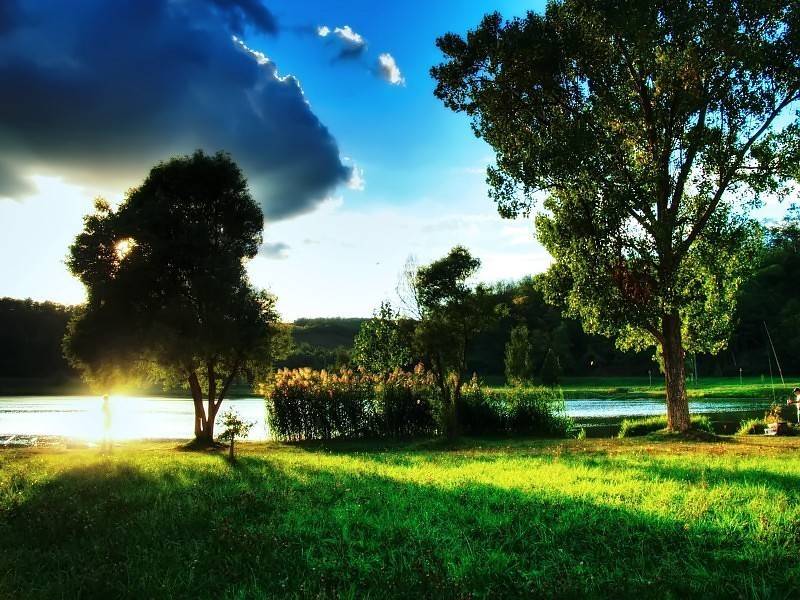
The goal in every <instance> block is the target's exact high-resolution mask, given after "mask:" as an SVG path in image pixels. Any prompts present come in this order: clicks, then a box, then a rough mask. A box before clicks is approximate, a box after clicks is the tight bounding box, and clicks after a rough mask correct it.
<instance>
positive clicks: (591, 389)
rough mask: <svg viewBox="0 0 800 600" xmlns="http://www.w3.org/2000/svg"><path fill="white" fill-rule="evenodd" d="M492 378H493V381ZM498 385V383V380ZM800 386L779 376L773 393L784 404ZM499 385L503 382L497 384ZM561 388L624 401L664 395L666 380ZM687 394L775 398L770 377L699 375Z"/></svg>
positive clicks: (573, 381) (577, 382) (573, 394)
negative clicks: (782, 379)
mask: <svg viewBox="0 0 800 600" xmlns="http://www.w3.org/2000/svg"><path fill="white" fill-rule="evenodd" d="M490 381H492V380H490ZM495 383H496V384H497V383H498V382H496V381H495ZM795 386H800V378H798V377H789V378H786V383H785V385H784V384H781V382H780V379H777V378H776V381H775V386H774V394H775V397H776V398H777V400H778V402H780V403H783V402H784V401H785V400H786V397H787V396H788V395H789V393H790V391H791V390H792V388H794V387H795ZM498 387H502V385H499V384H498ZM561 387H562V389H563V391H564V397H565V398H568V399H579V398H608V399H614V400H624V399H629V398H663V397H664V380H663V377H661V375H660V374H657V373H654V374H653V385H650V379H649V378H647V377H573V378H565V379H564V380H563V381H562V383H561ZM686 394H687V396H688V397H689V399H701V398H720V399H721V398H753V399H762V400H766V399H770V400H771V399H772V398H773V386H772V384H771V383H770V380H769V377H766V378H765V380H764V381H762V380H761V377H743V378H742V381H741V383H740V382H739V378H738V377H700V378H699V380H698V381H697V382H696V383H692V382H687V384H686Z"/></svg>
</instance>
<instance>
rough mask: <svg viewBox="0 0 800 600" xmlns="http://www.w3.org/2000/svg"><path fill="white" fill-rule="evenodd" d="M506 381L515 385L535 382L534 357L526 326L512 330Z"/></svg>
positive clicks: (507, 355)
mask: <svg viewBox="0 0 800 600" xmlns="http://www.w3.org/2000/svg"><path fill="white" fill-rule="evenodd" d="M505 358H506V360H505V365H506V381H508V382H509V383H513V384H515V385H519V384H524V383H530V382H531V381H533V371H534V366H533V357H532V356H531V344H530V340H529V336H528V327H527V326H526V325H517V326H516V327H514V329H512V330H511V335H510V336H509V339H508V343H507V344H506V355H505Z"/></svg>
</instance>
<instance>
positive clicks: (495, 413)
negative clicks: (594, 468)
mask: <svg viewBox="0 0 800 600" xmlns="http://www.w3.org/2000/svg"><path fill="white" fill-rule="evenodd" d="M458 415H459V421H460V423H461V426H462V428H463V430H464V432H465V433H469V434H473V435H480V434H498V433H502V434H517V435H546V436H555V437H569V436H572V435H575V434H577V430H576V429H575V425H574V423H573V421H572V419H571V418H570V417H568V416H567V413H566V405H565V403H564V396H563V394H562V393H561V391H560V390H556V389H553V388H546V387H514V388H509V389H504V390H493V389H489V388H486V387H482V386H480V385H479V384H478V383H477V381H476V380H474V379H473V381H472V382H471V383H470V384H469V385H468V386H465V388H464V390H463V393H462V401H461V405H460V406H459V411H458Z"/></svg>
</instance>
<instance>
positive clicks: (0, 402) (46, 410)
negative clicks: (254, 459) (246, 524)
mask: <svg viewBox="0 0 800 600" xmlns="http://www.w3.org/2000/svg"><path fill="white" fill-rule="evenodd" d="M229 408H233V409H235V410H237V411H238V412H239V413H240V414H241V415H242V417H243V418H244V419H246V420H248V421H255V422H256V425H255V426H254V427H253V428H252V429H251V430H250V435H249V436H248V437H249V439H251V440H263V439H266V438H267V429H266V424H265V419H264V400H263V398H251V399H237V400H226V401H225V403H224V404H223V406H222V411H223V412H224V411H225V410H227V409H229ZM106 426H107V427H108V435H109V437H110V438H111V439H114V440H132V439H141V438H149V439H190V438H191V437H193V433H194V405H193V404H192V402H191V401H189V400H185V399H177V398H153V397H148V398H138V397H117V396H112V397H111V398H110V399H109V411H108V415H106V414H105V411H104V410H103V399H102V398H101V397H96V398H91V397H85V396H11V397H5V398H0V435H9V434H26V435H43V436H44V435H54V436H64V437H72V438H79V439H83V440H89V441H100V440H102V439H103V438H104V436H105V429H106Z"/></svg>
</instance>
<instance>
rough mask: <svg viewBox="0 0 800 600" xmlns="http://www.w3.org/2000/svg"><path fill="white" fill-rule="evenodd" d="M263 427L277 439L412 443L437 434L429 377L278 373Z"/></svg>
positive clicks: (420, 372) (304, 371) (301, 371)
mask: <svg viewBox="0 0 800 600" xmlns="http://www.w3.org/2000/svg"><path fill="white" fill-rule="evenodd" d="M266 402H267V421H268V423H269V427H270V432H271V433H272V436H273V437H274V438H276V439H280V440H286V441H300V440H330V439H336V438H348V439H355V438H370V437H372V438H378V437H397V438H399V437H411V436H417V435H429V434H431V433H434V432H435V430H436V422H435V419H434V417H433V414H434V410H433V404H434V402H435V387H434V385H433V380H432V378H431V376H430V374H429V373H426V372H425V371H424V369H422V368H417V369H415V370H414V372H412V373H408V372H403V371H399V370H398V371H395V372H394V373H391V374H389V375H387V376H383V377H382V376H377V375H372V374H369V373H366V372H363V371H353V370H350V369H343V370H341V371H339V372H338V373H333V372H328V371H314V370H312V369H294V370H289V369H282V370H280V371H278V372H277V373H276V374H275V376H274V378H273V380H272V382H271V383H270V385H269V386H268V387H267V390H266Z"/></svg>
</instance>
